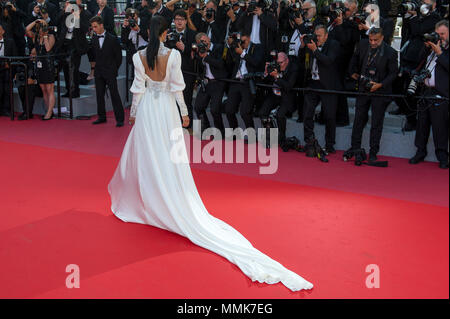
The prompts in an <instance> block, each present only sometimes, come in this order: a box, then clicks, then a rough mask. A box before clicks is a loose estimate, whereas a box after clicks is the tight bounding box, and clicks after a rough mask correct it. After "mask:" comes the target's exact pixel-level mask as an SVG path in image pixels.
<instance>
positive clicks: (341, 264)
mask: <svg viewBox="0 0 450 319" xmlns="http://www.w3.org/2000/svg"><path fill="white" fill-rule="evenodd" d="M50 122H51V124H49V125H47V126H44V125H43V124H42V123H38V122H37V121H28V124H23V123H20V124H19V123H17V122H15V123H11V122H9V121H5V120H3V119H2V120H1V121H0V124H5V126H9V127H14V128H17V131H19V132H20V131H21V130H22V131H21V132H28V133H29V134H28V137H29V140H28V142H27V139H26V136H27V134H23V135H22V137H21V138H22V140H21V141H17V140H14V139H10V138H8V137H5V136H7V135H8V136H14V133H13V132H11V131H8V133H5V132H6V131H5V128H4V127H5V126H4V127H3V128H2V129H0V150H1V156H0V165H1V167H2V170H0V180H1V181H2V182H1V184H0V194H2V195H1V197H2V200H1V206H0V218H1V220H2V223H1V224H0V262H1V264H2V271H1V272H0V298H448V297H449V218H448V213H449V212H448V172H444V173H443V172H442V171H441V170H438V169H437V168H435V163H426V164H424V165H423V166H418V167H417V168H416V167H415V168H414V170H413V169H411V168H409V167H407V166H408V165H407V164H400V162H399V161H398V162H396V160H393V161H392V162H393V163H394V164H395V163H397V164H398V167H399V170H400V172H403V175H402V174H400V173H399V172H398V171H396V170H391V169H390V170H384V171H383V169H377V168H367V169H362V168H355V167H354V166H352V165H345V166H344V165H343V164H342V163H341V162H339V163H338V162H337V161H334V163H329V164H328V166H326V167H327V169H324V166H323V165H319V164H321V163H319V162H318V161H311V160H310V159H309V160H308V161H307V162H306V161H305V162H302V163H305V166H303V167H301V166H300V167H299V166H296V167H295V168H294V167H292V166H290V168H288V169H287V170H282V172H281V173H280V174H281V175H280V174H278V175H276V176H273V177H272V178H271V177H270V176H266V177H264V176H263V178H261V176H259V177H260V178H257V177H254V176H253V177H252V176H243V175H245V174H243V173H242V172H243V169H241V170H240V171H239V172H238V174H239V173H242V174H241V176H239V175H237V174H235V173H233V172H232V167H233V166H234V165H231V164H227V165H223V166H224V167H225V169H224V171H226V172H227V173H223V172H218V171H213V170H200V169H194V170H193V173H194V177H195V180H196V183H197V186H198V189H199V192H200V194H201V196H202V199H203V200H204V202H205V205H206V207H207V208H208V210H209V212H210V213H211V214H212V215H214V216H216V217H218V218H220V219H223V220H224V221H226V222H228V223H229V224H231V225H232V226H233V227H235V228H236V229H237V230H239V231H240V232H241V233H242V234H243V235H245V236H246V237H247V238H248V239H249V240H250V241H251V242H252V243H253V245H254V246H255V247H256V248H258V249H260V250H261V251H263V252H265V253H267V254H268V255H269V256H271V257H273V258H274V259H275V260H277V261H279V262H280V263H282V264H283V265H285V266H286V267H287V268H289V269H291V270H293V271H295V272H297V273H299V274H300V275H302V276H304V277H305V278H306V279H307V280H309V281H311V282H312V283H313V284H314V285H315V287H314V289H313V290H312V291H308V292H297V293H293V292H290V291H289V290H288V289H287V288H285V287H284V286H282V285H281V284H277V285H264V284H259V283H252V282H251V280H250V279H248V278H247V277H246V276H245V275H244V274H243V273H241V271H240V270H239V269H238V268H237V267H236V266H234V265H233V264H230V263H229V262H228V261H227V260H225V259H224V258H222V257H220V256H218V255H216V254H214V253H212V252H210V251H207V250H205V249H203V248H200V247H198V246H196V245H194V244H192V243H191V242H190V241H189V240H188V239H186V238H183V237H180V236H178V235H175V234H173V233H170V232H167V231H164V230H160V229H157V228H154V227H150V226H145V225H137V224H128V223H123V222H122V221H120V220H118V219H117V218H116V217H114V216H113V215H112V213H111V212H110V210H109V205H110V201H109V196H108V194H107V189H106V185H107V184H108V182H109V179H110V178H111V176H112V174H113V172H114V169H115V167H116V165H117V162H118V156H119V155H120V153H119V154H116V155H114V156H105V155H101V154H99V153H98V152H95V151H92V152H85V153H82V152H78V150H77V151H75V150H73V149H74V148H75V147H80V149H81V140H78V139H79V136H80V135H77V134H80V133H78V130H76V131H75V130H74V133H73V135H70V134H65V135H62V134H63V133H64V132H65V133H67V132H68V130H70V124H68V123H75V122H67V121H58V120H53V121H50ZM19 125H20V126H21V127H22V128H19ZM63 125H64V126H66V127H69V128H66V129H65V130H64V129H62V128H60V126H61V127H62V126H63ZM74 125H75V124H74ZM76 125H86V127H89V128H88V130H90V132H91V133H92V130H93V129H92V126H91V125H90V123H82V124H78V123H76ZM108 125H110V126H111V128H110V127H104V131H103V132H111V133H112V132H114V134H116V135H115V136H112V137H111V138H114V137H116V138H117V137H118V136H121V140H120V142H117V140H116V144H118V146H117V145H116V148H117V149H121V147H120V144H121V145H122V146H123V141H124V138H123V136H126V131H123V130H122V131H120V130H115V131H114V129H113V128H112V126H113V123H108ZM26 126H27V127H29V126H31V127H32V128H33V127H34V129H36V127H38V126H39V130H36V131H35V133H33V131H32V129H30V128H25V127H26ZM11 129H13V128H11ZM72 129H73V127H72ZM97 131H98V132H100V130H99V129H97ZM42 132H45V133H42ZM116 132H117V133H116ZM84 134H85V133H84ZM99 134H101V136H100V137H98V136H97V137H96V136H95V135H94V134H92V135H91V139H90V140H87V139H85V140H84V143H85V144H86V145H88V144H89V145H90V146H88V147H87V148H89V149H93V148H94V147H93V146H92V145H96V143H97V141H98V139H102V140H104V141H106V140H107V138H106V135H105V133H99ZM18 135H20V133H19V134H18ZM43 135H46V136H49V137H50V136H51V139H49V141H48V142H47V143H49V144H51V143H53V144H55V145H52V147H54V148H49V147H44V146H37V144H39V143H42V144H43V143H44V142H43V141H44V139H43V138H42V139H40V140H39V143H38V142H36V141H37V140H38V139H39V138H41V137H42V136H43ZM63 139H65V140H66V141H67V143H68V145H66V144H64V145H63V143H62V142H61V141H62V140H63ZM1 140H3V141H1ZM4 140H9V141H10V142H4ZM12 141H14V143H13V142H12ZM55 141H60V143H59V144H58V143H56V142H55ZM77 141H78V142H77ZM26 143H30V144H34V145H26ZM77 143H79V144H77ZM56 144H58V146H57V145H56ZM75 144H77V145H75ZM55 148H58V149H55ZM105 149H106V147H105ZM282 155H283V159H281V155H280V165H281V161H285V162H290V163H294V161H296V163H297V164H298V162H299V161H304V156H302V157H301V159H300V157H294V156H297V155H299V154H294V153H287V154H282ZM403 161H404V160H403ZM306 163H308V164H306ZM401 163H403V162H401ZM347 164H348V163H347ZM216 165H217V164H216ZM306 165H309V166H306ZM402 165H403V166H402ZM203 166H206V165H203ZM237 166H239V165H237ZM194 167H197V166H196V165H194ZM316 168H317V169H316ZM289 169H291V170H296V171H298V170H304V171H305V174H304V175H305V176H306V179H307V180H308V181H312V180H313V177H314V176H315V177H316V179H318V180H321V183H323V184H322V187H317V186H314V185H311V184H312V183H308V182H307V183H305V184H301V178H298V179H296V180H295V181H294V180H292V177H290V176H288V175H292V173H291V174H289ZM408 169H410V170H411V173H410V174H409V175H408V176H407V175H405V172H407V170H408ZM421 169H423V170H422V171H420V170H421ZM427 170H430V171H432V170H433V173H430V174H431V175H432V174H435V175H434V177H435V178H434V180H433V179H432V177H433V175H432V177H429V176H428V175H427V174H424V177H422V176H421V174H422V173H423V172H426V171H427ZM314 171H315V175H314ZM394 171H395V172H394ZM419 171H420V172H419ZM435 171H436V172H437V173H434V172H435ZM329 172H333V173H332V174H331V176H332V177H331V178H330V179H329V180H327V174H329ZM338 172H340V181H341V182H343V184H344V186H343V187H342V189H341V190H339V189H340V186H339V184H338V183H337V182H338V181H339V180H338V176H339V174H338ZM356 172H357V173H356ZM387 172H391V173H392V174H397V175H394V177H389V176H388V175H389V174H387ZM413 172H416V174H417V175H415V176H416V177H415V178H412V176H413V174H414V173H413ZM376 174H379V175H378V176H379V177H380V179H382V178H384V177H386V179H384V183H382V181H377V183H375V185H368V184H369V183H368V180H367V179H365V178H367V177H368V176H376ZM383 174H386V175H383ZM255 176H256V175H255ZM345 176H351V177H347V178H345ZM288 177H290V178H291V179H289V178H288ZM319 177H320V178H319ZM395 177H402V178H405V179H406V180H411V184H410V185H409V186H410V188H411V190H410V192H412V193H413V195H411V194H410V195H408V194H406V193H407V192H408V190H404V189H403V190H398V189H397V188H396V187H398V186H399V185H400V183H398V184H392V183H390V181H391V180H392V181H393V183H395V181H394V179H395ZM361 179H362V180H361ZM444 182H446V183H444ZM327 183H328V184H329V187H325V185H327ZM403 183H404V182H403ZM359 185H367V186H365V187H358V186H359ZM416 185H417V187H418V188H419V189H415V188H414V187H415V186H416ZM430 185H434V186H432V187H433V188H431V189H430V188H428V190H427V187H428V186H430ZM403 186H404V185H403ZM350 189H353V190H352V191H349V190H350ZM442 189H443V190H442ZM419 190H420V192H422V193H423V198H422V197H420V192H419ZM445 190H447V193H446V195H445V196H443V195H442V193H443V192H445ZM380 194H385V195H384V196H381V195H380ZM405 199H407V200H405ZM174 200H175V199H174ZM68 264H77V265H79V267H80V275H81V287H80V288H79V289H68V288H66V287H65V280H66V276H68V274H67V273H66V272H65V269H66V266H67V265H68ZM369 264H377V265H378V266H379V268H380V288H377V289H368V288H366V286H365V281H366V276H368V273H366V272H365V269H366V266H367V265H369Z"/></svg>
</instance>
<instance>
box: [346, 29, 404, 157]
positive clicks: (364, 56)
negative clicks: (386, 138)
mask: <svg viewBox="0 0 450 319" xmlns="http://www.w3.org/2000/svg"><path fill="white" fill-rule="evenodd" d="M397 57H398V54H397V51H395V50H394V49H393V48H392V47H390V46H389V45H388V44H387V43H386V42H384V41H383V30H382V29H381V28H372V29H370V31H369V40H365V39H364V40H361V42H360V43H359V45H358V46H357V47H356V51H355V54H354V55H353V58H352V60H351V63H350V74H352V78H353V79H355V80H359V91H360V92H365V93H380V94H383V93H384V94H389V93H391V92H392V83H393V81H394V79H395V77H396V76H397V72H398V67H397ZM390 101H391V100H390V99H389V98H384V97H375V96H364V95H362V96H361V95H359V96H358V97H357V98H356V106H355V107H356V113H355V120H354V123H353V131H352V147H351V149H352V150H355V151H356V150H359V149H361V140H362V134H363V130H364V127H365V126H366V124H367V121H368V118H369V115H368V113H369V109H370V108H371V110H372V122H371V127H370V152H369V161H376V160H377V153H378V151H379V149H380V140H381V134H382V132H383V121H384V114H385V111H386V107H387V105H388V104H389V103H390Z"/></svg>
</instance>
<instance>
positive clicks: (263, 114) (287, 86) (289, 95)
mask: <svg viewBox="0 0 450 319" xmlns="http://www.w3.org/2000/svg"><path fill="white" fill-rule="evenodd" d="M292 60H293V61H289V64H288V66H287V68H286V70H284V71H283V72H281V77H280V78H278V79H276V80H275V81H273V77H272V76H270V75H269V77H270V79H271V81H273V84H274V85H276V86H278V87H280V88H281V89H280V91H281V92H280V94H281V95H277V94H275V93H274V91H273V90H270V93H269V95H268V96H267V97H266V99H265V100H264V103H263V104H262V106H261V109H260V110H259V114H258V115H259V117H260V118H261V119H266V118H267V117H268V116H269V115H270V111H271V110H272V109H274V108H275V107H276V106H277V105H279V106H280V108H279V109H278V111H277V125H278V134H279V138H278V139H279V141H280V142H282V141H284V140H285V138H286V118H287V117H288V116H289V115H291V114H292V112H293V111H294V110H295V97H296V94H295V91H292V88H293V87H294V86H295V84H296V83H297V78H298V72H299V66H298V64H297V63H295V60H294V59H292Z"/></svg>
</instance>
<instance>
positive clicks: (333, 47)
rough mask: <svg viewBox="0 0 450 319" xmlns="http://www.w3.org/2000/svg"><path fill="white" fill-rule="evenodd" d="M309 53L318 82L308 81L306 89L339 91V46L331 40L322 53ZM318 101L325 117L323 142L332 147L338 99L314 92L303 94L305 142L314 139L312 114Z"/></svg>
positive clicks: (309, 75) (334, 95)
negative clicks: (316, 70) (320, 102)
mask: <svg viewBox="0 0 450 319" xmlns="http://www.w3.org/2000/svg"><path fill="white" fill-rule="evenodd" d="M306 50H307V51H309V52H310V59H311V61H310V64H311V65H310V66H311V67H312V66H313V62H314V59H316V61H317V67H318V71H319V72H318V73H319V80H313V79H312V78H311V79H310V80H309V81H308V87H309V88H312V89H325V90H341V89H342V84H341V79H340V76H339V73H338V70H337V66H336V61H337V57H338V55H339V52H340V45H339V43H338V42H336V41H335V40H332V39H327V41H326V42H325V43H324V44H323V46H322V51H320V50H319V49H317V50H316V51H315V52H311V51H310V50H309V49H306ZM307 76H308V77H311V72H310V71H309V70H308V71H307ZM319 101H322V111H323V112H324V117H325V140H326V146H327V147H332V146H333V145H334V144H335V139H336V111H337V101H338V97H337V95H336V94H323V93H316V92H306V93H305V105H304V108H305V109H304V113H303V125H304V131H305V142H306V143H309V142H311V141H312V140H313V139H314V114H315V109H316V107H317V105H318V104H319Z"/></svg>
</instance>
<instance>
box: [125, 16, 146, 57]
mask: <svg viewBox="0 0 450 319" xmlns="http://www.w3.org/2000/svg"><path fill="white" fill-rule="evenodd" d="M140 23H141V18H138V20H137V25H138V26H139V24H140ZM128 39H129V40H131V42H132V43H133V45H134V47H135V48H136V50H138V49H139V48H140V47H142V46H146V45H147V44H148V42H147V41H145V40H144V38H143V37H142V36H141V35H140V34H139V32H138V31H135V30H133V29H131V30H130V34H129V35H128Z"/></svg>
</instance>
